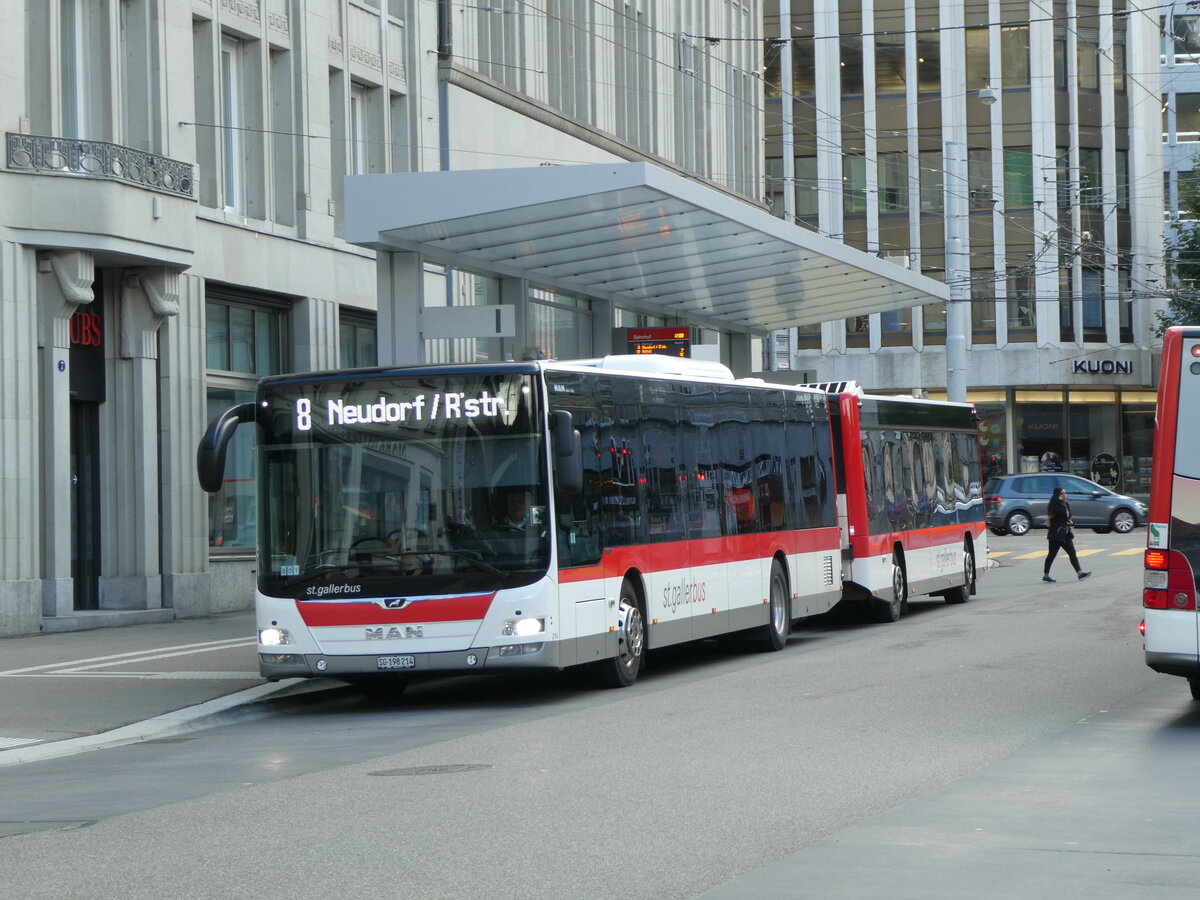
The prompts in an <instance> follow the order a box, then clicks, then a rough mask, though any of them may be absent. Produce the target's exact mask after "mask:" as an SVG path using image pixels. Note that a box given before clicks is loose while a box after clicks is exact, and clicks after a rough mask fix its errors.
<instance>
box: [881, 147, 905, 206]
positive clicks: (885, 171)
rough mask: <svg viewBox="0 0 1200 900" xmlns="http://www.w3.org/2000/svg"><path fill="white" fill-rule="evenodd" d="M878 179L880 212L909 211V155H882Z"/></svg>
mask: <svg viewBox="0 0 1200 900" xmlns="http://www.w3.org/2000/svg"><path fill="white" fill-rule="evenodd" d="M878 177H879V210H880V212H901V211H903V210H906V209H908V154H907V153H880V154H879V162H878Z"/></svg>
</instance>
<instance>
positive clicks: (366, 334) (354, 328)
mask: <svg viewBox="0 0 1200 900" xmlns="http://www.w3.org/2000/svg"><path fill="white" fill-rule="evenodd" d="M378 364H379V347H378V328H377V326H376V324H375V321H374V320H373V319H368V318H367V317H365V316H361V315H358V314H352V313H348V312H343V313H342V315H341V321H340V322H339V323H338V367H339V368H342V369H362V368H365V367H367V366H375V365H378Z"/></svg>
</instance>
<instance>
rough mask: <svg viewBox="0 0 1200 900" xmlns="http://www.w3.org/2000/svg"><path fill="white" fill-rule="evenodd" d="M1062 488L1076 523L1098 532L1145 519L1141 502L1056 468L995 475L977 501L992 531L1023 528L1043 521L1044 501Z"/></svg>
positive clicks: (1126, 527)
mask: <svg viewBox="0 0 1200 900" xmlns="http://www.w3.org/2000/svg"><path fill="white" fill-rule="evenodd" d="M1060 484H1061V485H1062V486H1063V487H1065V488H1066V489H1067V502H1068V503H1070V504H1071V517H1072V518H1073V519H1074V520H1075V527H1077V528H1092V529H1094V530H1095V531H1096V532H1097V533H1098V534H1107V533H1108V532H1110V531H1116V532H1118V533H1120V534H1126V533H1128V532H1130V531H1133V529H1134V528H1137V527H1138V526H1140V525H1145V524H1146V504H1144V503H1142V502H1141V501H1140V500H1135V499H1134V498H1133V497H1126V496H1125V495H1124V494H1114V493H1113V492H1112V491H1110V490H1109V489H1108V488H1106V487H1101V486H1100V485H1098V484H1096V482H1094V481H1088V480H1087V479H1086V478H1080V477H1079V476H1078V475H1067V474H1065V473H1061V472H1042V473H1039V474H1035V475H1001V476H1000V477H998V478H990V479H988V482H987V484H985V485H984V486H983V504H984V510H985V514H986V516H987V525H988V528H989V529H991V532H992V534H1018V535H1019V534H1024V533H1025V532H1027V531H1028V530H1029V529H1030V528H1045V527H1046V504H1047V503H1049V502H1050V495H1051V494H1052V493H1054V489H1055V488H1056V487H1058V485H1060Z"/></svg>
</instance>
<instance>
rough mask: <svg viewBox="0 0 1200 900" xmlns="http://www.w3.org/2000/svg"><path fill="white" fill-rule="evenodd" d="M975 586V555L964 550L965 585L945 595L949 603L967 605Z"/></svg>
mask: <svg viewBox="0 0 1200 900" xmlns="http://www.w3.org/2000/svg"><path fill="white" fill-rule="evenodd" d="M974 584H975V554H974V552H972V551H971V550H970V548H967V549H965V550H963V583H962V584H961V585H960V586H959V587H954V588H951V589H950V590H948V591H946V593H945V594H944V595H943V596H944V597H945V600H946V602H947V603H966V602H967V600H969V599H970V597H971V587H972V586H973V585H974Z"/></svg>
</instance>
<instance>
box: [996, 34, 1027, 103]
mask: <svg viewBox="0 0 1200 900" xmlns="http://www.w3.org/2000/svg"><path fill="white" fill-rule="evenodd" d="M1000 71H1001V72H1002V73H1004V89H1005V90H1019V89H1022V88H1028V87H1029V26H1028V25H1015V26H1013V27H1010V28H1001V29H1000Z"/></svg>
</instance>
